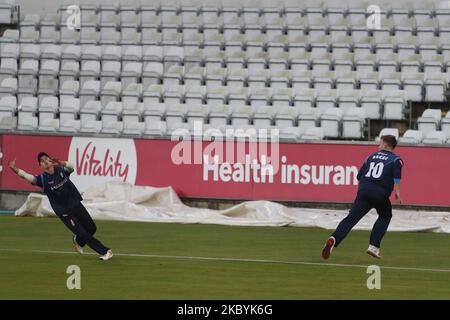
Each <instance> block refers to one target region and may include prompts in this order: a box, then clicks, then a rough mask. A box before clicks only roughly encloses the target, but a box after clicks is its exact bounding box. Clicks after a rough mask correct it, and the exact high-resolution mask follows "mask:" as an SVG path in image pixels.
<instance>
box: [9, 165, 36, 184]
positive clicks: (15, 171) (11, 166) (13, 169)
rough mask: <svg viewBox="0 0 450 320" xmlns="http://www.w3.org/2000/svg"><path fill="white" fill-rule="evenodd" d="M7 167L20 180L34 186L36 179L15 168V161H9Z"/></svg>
mask: <svg viewBox="0 0 450 320" xmlns="http://www.w3.org/2000/svg"><path fill="white" fill-rule="evenodd" d="M8 166H9V167H10V168H11V170H12V171H14V173H15V174H17V175H18V176H19V177H21V178H22V179H24V180H26V181H28V182H29V183H31V184H33V185H35V184H36V177H35V176H33V175H32V174H29V173H27V172H25V171H23V170H22V169H19V168H17V167H16V159H14V160H11V161H9V162H8Z"/></svg>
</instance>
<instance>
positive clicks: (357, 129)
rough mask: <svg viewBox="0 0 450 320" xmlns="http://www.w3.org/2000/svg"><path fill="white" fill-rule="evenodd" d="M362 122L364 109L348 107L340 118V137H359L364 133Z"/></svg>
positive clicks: (363, 120)
mask: <svg viewBox="0 0 450 320" xmlns="http://www.w3.org/2000/svg"><path fill="white" fill-rule="evenodd" d="M364 122H365V114H364V109H362V108H356V107H354V108H348V109H347V110H346V111H345V112H344V116H343V118H342V137H343V138H354V139H361V138H362V137H363V135H364V131H363V130H364Z"/></svg>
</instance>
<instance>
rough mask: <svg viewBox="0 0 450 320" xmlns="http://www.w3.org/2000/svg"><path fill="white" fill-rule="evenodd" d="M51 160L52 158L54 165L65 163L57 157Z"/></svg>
mask: <svg viewBox="0 0 450 320" xmlns="http://www.w3.org/2000/svg"><path fill="white" fill-rule="evenodd" d="M51 160H52V165H53V166H55V167H56V166H62V165H64V163H63V162H62V161H61V160H58V159H56V158H52V159H51Z"/></svg>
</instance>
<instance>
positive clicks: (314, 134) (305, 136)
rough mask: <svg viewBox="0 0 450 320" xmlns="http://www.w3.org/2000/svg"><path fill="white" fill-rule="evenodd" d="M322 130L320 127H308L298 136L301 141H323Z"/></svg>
mask: <svg viewBox="0 0 450 320" xmlns="http://www.w3.org/2000/svg"><path fill="white" fill-rule="evenodd" d="M324 137H325V136H324V132H323V129H322V128H320V127H310V128H308V129H306V131H305V132H304V133H302V134H301V135H300V139H301V140H323V138H324Z"/></svg>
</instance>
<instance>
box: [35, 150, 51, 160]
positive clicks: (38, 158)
mask: <svg viewBox="0 0 450 320" xmlns="http://www.w3.org/2000/svg"><path fill="white" fill-rule="evenodd" d="M42 157H49V158H50V156H49V155H48V154H46V153H45V152H39V153H38V155H37V161H38V162H41V158H42Z"/></svg>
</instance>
